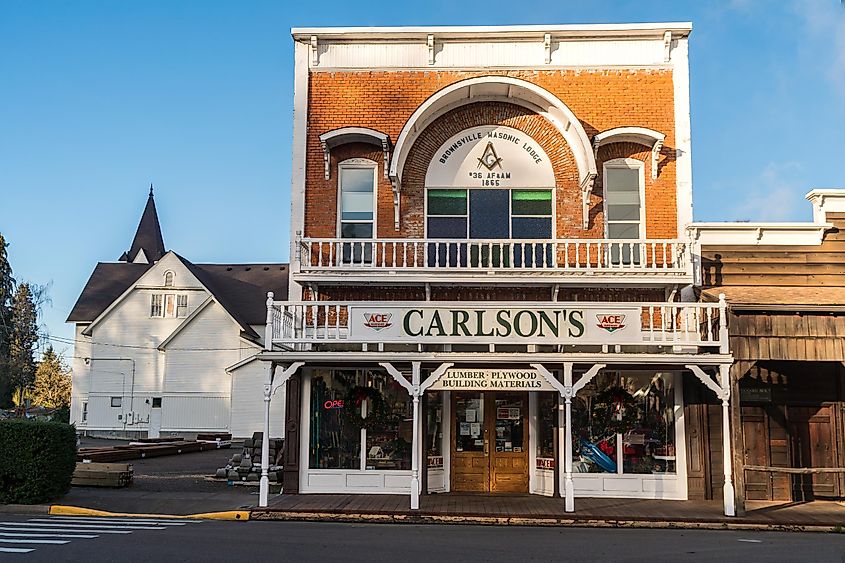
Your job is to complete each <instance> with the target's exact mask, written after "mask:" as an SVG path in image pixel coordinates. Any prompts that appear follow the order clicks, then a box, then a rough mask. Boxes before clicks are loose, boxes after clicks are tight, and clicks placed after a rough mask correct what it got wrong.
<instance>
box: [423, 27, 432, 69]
mask: <svg viewBox="0 0 845 563" xmlns="http://www.w3.org/2000/svg"><path fill="white" fill-rule="evenodd" d="M425 43H426V45H428V64H429V66H431V65H433V64H434V35H433V34H431V33H429V34H428V37H427V38H426V41H425Z"/></svg>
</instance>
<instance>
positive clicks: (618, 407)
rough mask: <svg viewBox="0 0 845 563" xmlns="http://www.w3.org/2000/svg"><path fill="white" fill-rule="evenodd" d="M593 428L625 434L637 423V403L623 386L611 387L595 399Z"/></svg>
mask: <svg viewBox="0 0 845 563" xmlns="http://www.w3.org/2000/svg"><path fill="white" fill-rule="evenodd" d="M592 414H593V417H592V418H593V421H592V423H593V429H595V430H601V431H608V430H609V431H610V432H613V433H614V434H615V433H619V434H624V433H626V432H628V431H629V430H631V429H632V428H634V427H635V426H636V425H637V422H638V418H637V403H636V401H635V400H634V397H632V396H631V394H630V393H628V392H627V391H626V390H625V389H623V388H622V387H610V388H608V389H605V390H604V391H602V392H601V393H599V394H597V395H596V397H595V399H594V400H593V413H592Z"/></svg>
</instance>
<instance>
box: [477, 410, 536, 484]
mask: <svg viewBox="0 0 845 563" xmlns="http://www.w3.org/2000/svg"><path fill="white" fill-rule="evenodd" d="M487 395H488V399H489V402H491V403H492V405H493V407H494V408H492V409H489V411H488V418H489V419H490V421H489V425H490V426H489V429H490V435H491V436H492V439H491V446H492V447H491V451H490V490H491V491H492V492H494V493H527V492H528V394H527V393H488V394H487Z"/></svg>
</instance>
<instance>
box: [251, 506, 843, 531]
mask: <svg viewBox="0 0 845 563" xmlns="http://www.w3.org/2000/svg"><path fill="white" fill-rule="evenodd" d="M250 519H252V520H277V521H287V522H344V523H351V522H354V523H367V524H444V525H448V524H460V525H479V526H543V527H571V528H639V529H676V530H729V531H746V532H748V531H759V532H823V533H842V525H841V524H839V525H825V524H774V523H772V524H764V523H749V522H745V523H741V522H718V521H711V522H682V521H672V520H621V519H619V520H617V519H599V518H596V519H589V518H578V519H574V518H523V517H495V516H437V515H423V514H420V515H406V514H338V513H330V512H277V511H253V512H251V513H250Z"/></svg>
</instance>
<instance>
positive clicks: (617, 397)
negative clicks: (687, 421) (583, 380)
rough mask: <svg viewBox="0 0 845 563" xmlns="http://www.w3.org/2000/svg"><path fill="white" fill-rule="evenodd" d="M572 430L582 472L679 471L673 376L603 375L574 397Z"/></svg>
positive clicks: (575, 466)
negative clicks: (677, 469) (676, 458)
mask: <svg viewBox="0 0 845 563" xmlns="http://www.w3.org/2000/svg"><path fill="white" fill-rule="evenodd" d="M572 426H573V435H572V442H573V457H574V459H573V470H574V471H576V472H585V473H586V472H589V473H601V472H607V473H633V474H637V473H674V472H675V471H676V466H675V387H674V378H673V376H672V374H667V373H653V372H633V371H623V372H603V373H600V374H598V375H597V376H596V377H595V379H593V381H592V382H591V383H590V384H588V385H587V386H586V387H585V388H584V389H582V390H581V391H580V392H579V393H578V395H577V396H576V397H575V398H574V399H573V402H572ZM620 459H621V465H620V463H619V460H620Z"/></svg>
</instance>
